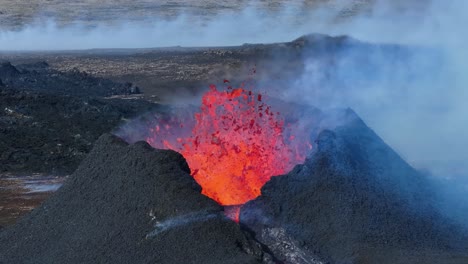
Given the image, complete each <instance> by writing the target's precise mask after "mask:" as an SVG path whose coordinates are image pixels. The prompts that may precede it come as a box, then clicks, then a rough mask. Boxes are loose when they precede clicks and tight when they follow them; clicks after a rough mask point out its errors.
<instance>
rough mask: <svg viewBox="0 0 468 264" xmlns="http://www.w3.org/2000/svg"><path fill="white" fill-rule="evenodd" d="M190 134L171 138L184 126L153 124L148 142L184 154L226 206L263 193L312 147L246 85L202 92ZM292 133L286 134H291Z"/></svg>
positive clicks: (205, 191)
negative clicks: (298, 136)
mask: <svg viewBox="0 0 468 264" xmlns="http://www.w3.org/2000/svg"><path fill="white" fill-rule="evenodd" d="M194 120H195V123H194V124H193V128H191V135H188V136H187V137H180V138H170V137H168V135H170V134H172V133H171V131H172V130H174V129H178V128H180V127H181V126H182V125H183V124H165V125H158V126H156V127H154V128H153V129H152V130H151V132H152V134H151V136H150V137H149V138H147V141H148V143H150V144H151V145H152V146H154V147H156V148H168V149H173V150H176V151H178V152H180V153H181V154H182V155H183V156H184V157H185V159H186V160H187V162H188V164H189V167H190V169H191V172H192V176H193V177H194V178H195V180H196V181H197V182H198V183H199V184H200V185H201V186H202V188H203V194H205V195H206V196H208V197H210V198H212V199H214V200H215V201H217V202H218V203H219V204H221V205H225V206H230V205H241V204H244V203H246V202H247V201H249V200H252V199H254V198H256V197H257V196H259V195H260V189H261V187H262V186H263V185H264V184H265V183H266V182H267V181H268V180H269V179H270V178H271V177H272V176H275V175H281V174H284V173H286V172H288V171H289V170H291V169H292V168H293V166H294V165H296V164H299V163H302V162H303V161H304V159H305V156H306V154H307V151H309V150H310V148H311V145H310V143H308V142H307V141H306V142H304V141H301V142H297V139H296V137H294V135H291V132H292V131H285V130H286V129H293V128H290V127H289V128H288V126H285V121H284V119H283V118H282V117H281V115H280V113H279V112H274V111H273V110H272V107H271V106H268V105H267V104H266V103H265V102H263V100H262V95H261V94H255V93H253V92H250V91H247V90H245V89H243V88H237V89H232V88H230V87H229V88H228V89H227V91H218V90H217V89H216V87H215V86H214V85H212V86H210V90H209V91H208V92H206V93H205V94H204V96H203V100H202V106H201V109H200V112H198V113H196V114H195V119H194ZM286 132H287V133H286Z"/></svg>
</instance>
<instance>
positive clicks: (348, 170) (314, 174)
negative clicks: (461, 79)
mask: <svg viewBox="0 0 468 264" xmlns="http://www.w3.org/2000/svg"><path fill="white" fill-rule="evenodd" d="M341 119H342V120H346V122H345V124H344V125H342V126H339V127H336V128H333V129H332V130H324V131H322V132H321V133H320V134H319V136H318V138H317V140H316V148H315V153H314V154H313V155H312V156H311V157H310V158H309V159H308V160H307V161H306V163H305V164H304V165H299V166H296V168H295V169H294V170H293V171H292V172H291V173H289V174H287V175H285V176H281V177H274V178H272V179H271V180H270V181H269V182H268V183H267V184H266V185H265V186H264V187H263V188H262V195H261V196H260V197H258V198H257V199H256V200H254V201H251V202H249V203H248V204H246V205H245V206H244V207H243V208H242V212H241V216H240V221H241V222H242V224H244V225H246V226H247V227H248V228H249V229H251V230H252V232H253V233H254V235H255V238H256V239H257V240H259V241H260V242H262V243H263V244H265V245H266V246H267V247H268V248H269V249H270V250H271V251H272V253H273V255H275V257H277V258H279V259H282V260H284V261H285V262H286V263H313V262H311V261H310V260H311V259H312V258H314V256H318V257H320V258H321V259H325V260H328V261H330V262H331V263H393V264H394V263H468V253H466V252H468V251H467V249H468V246H467V245H468V236H466V233H465V232H464V230H463V229H462V228H461V227H457V226H455V225H453V224H451V223H450V222H449V221H448V220H446V219H445V218H443V217H442V216H441V215H440V214H438V213H437V212H436V211H435V210H434V209H433V208H432V204H433V202H434V201H433V199H434V195H433V193H432V192H431V184H430V183H429V182H428V181H427V180H426V179H425V177H423V176H422V175H420V174H419V173H418V172H417V171H415V170H414V169H413V168H412V167H411V166H409V165H408V164H407V163H406V162H405V161H404V160H402V159H401V158H400V157H399V156H398V155H397V154H396V153H395V152H394V151H393V150H392V149H391V148H390V147H388V146H387V145H386V144H385V143H384V142H383V141H382V140H381V139H380V138H379V137H378V136H377V135H376V134H375V133H374V132H373V131H372V130H371V129H369V128H368V127H367V126H366V125H365V124H364V123H363V122H362V120H360V119H359V118H358V117H357V116H356V115H355V114H354V113H353V112H352V111H348V112H347V113H346V114H345V116H344V117H341ZM279 240H281V241H279ZM284 241H286V243H284Z"/></svg>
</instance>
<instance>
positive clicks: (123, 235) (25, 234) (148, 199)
mask: <svg viewBox="0 0 468 264" xmlns="http://www.w3.org/2000/svg"><path fill="white" fill-rule="evenodd" d="M189 172H190V171H189V167H188V165H187V163H186V161H185V159H184V158H183V157H182V156H181V155H180V154H178V153H176V152H174V151H171V150H156V149H153V148H151V147H150V146H149V145H148V144H146V143H145V142H138V143H135V144H134V145H128V144H127V143H125V142H124V141H123V140H121V139H119V138H117V137H115V136H112V135H104V136H102V137H100V139H99V140H98V142H97V143H96V145H95V147H94V148H93V150H92V151H91V153H90V154H89V156H88V157H87V158H86V159H85V160H84V161H83V163H82V164H81V165H80V167H79V168H78V169H77V171H76V172H75V173H74V174H73V175H72V176H71V177H70V178H69V179H67V181H66V182H65V184H64V186H63V187H62V188H61V189H60V190H58V191H57V193H56V194H54V195H53V196H52V197H51V198H50V199H49V200H47V201H46V202H45V203H44V204H43V205H42V206H40V207H39V208H37V209H35V210H34V211H33V212H32V213H31V214H29V215H27V216H26V217H24V218H23V219H21V220H20V221H19V222H18V223H17V224H16V225H15V226H12V227H8V228H6V229H3V230H2V231H1V232H0V252H1V253H0V263H260V262H261V261H262V259H266V258H267V257H268V256H267V255H266V254H264V253H263V251H262V250H261V247H260V245H258V244H257V243H256V242H255V241H254V240H252V239H249V238H248V235H246V234H244V233H243V231H241V229H240V227H239V226H238V225H237V224H236V223H234V222H232V221H230V220H228V219H227V218H226V217H224V215H223V212H222V210H223V208H222V207H220V206H219V205H218V204H217V203H216V202H214V201H213V200H211V199H209V198H207V197H206V196H204V195H202V194H201V193H200V192H201V188H200V186H199V185H198V184H197V183H196V182H195V181H194V179H193V178H192V177H191V176H190V174H189Z"/></svg>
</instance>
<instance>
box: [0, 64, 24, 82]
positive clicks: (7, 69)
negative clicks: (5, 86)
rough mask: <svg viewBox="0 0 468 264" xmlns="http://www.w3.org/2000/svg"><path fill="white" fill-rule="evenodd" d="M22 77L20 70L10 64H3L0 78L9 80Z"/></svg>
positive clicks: (0, 69) (0, 66)
mask: <svg viewBox="0 0 468 264" xmlns="http://www.w3.org/2000/svg"><path fill="white" fill-rule="evenodd" d="M18 75H20V72H19V71H18V69H17V68H16V67H15V66H13V65H11V63H10V62H2V63H1V64H0V78H2V79H4V80H7V79H10V78H15V77H17V76H18Z"/></svg>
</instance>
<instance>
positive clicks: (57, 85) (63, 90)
mask: <svg viewBox="0 0 468 264" xmlns="http://www.w3.org/2000/svg"><path fill="white" fill-rule="evenodd" d="M18 68H19V69H21V71H20V70H19V69H18ZM18 68H17V67H15V66H13V65H12V64H11V63H10V62H4V63H2V64H1V65H0V79H2V80H3V81H4V83H5V84H6V85H8V87H10V88H11V89H16V90H21V91H38V92H41V93H48V94H54V95H68V96H84V97H90V96H94V97H96V96H99V97H109V96H113V95H130V94H139V93H140V89H139V88H138V87H137V86H136V85H134V84H132V83H128V82H126V83H118V82H114V81H111V80H109V79H105V78H99V77H94V76H91V75H89V74H88V73H86V72H83V71H79V70H77V69H74V70H72V71H67V72H62V71H57V70H54V69H51V68H50V67H49V65H48V64H47V62H44V61H41V62H36V63H30V64H21V65H19V66H18Z"/></svg>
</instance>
